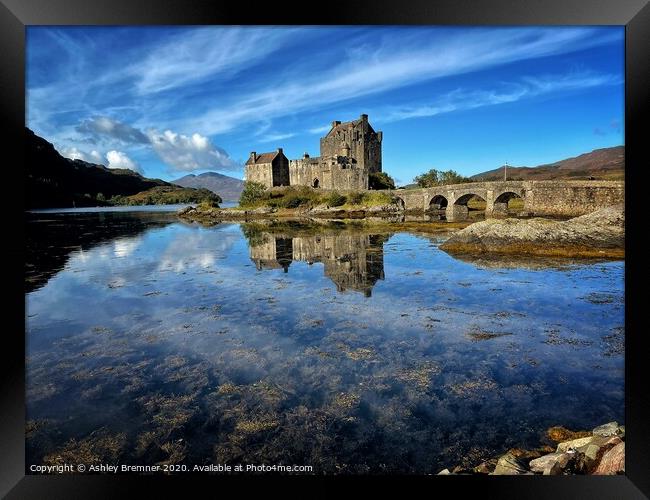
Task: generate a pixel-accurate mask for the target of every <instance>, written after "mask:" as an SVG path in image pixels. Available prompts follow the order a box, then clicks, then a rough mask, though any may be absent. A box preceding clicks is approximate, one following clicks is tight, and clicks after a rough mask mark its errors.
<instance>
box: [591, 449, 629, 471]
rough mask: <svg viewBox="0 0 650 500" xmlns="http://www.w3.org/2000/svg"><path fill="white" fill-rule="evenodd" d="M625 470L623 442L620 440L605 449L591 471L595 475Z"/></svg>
mask: <svg viewBox="0 0 650 500" xmlns="http://www.w3.org/2000/svg"><path fill="white" fill-rule="evenodd" d="M624 472H625V443H624V442H620V443H618V444H617V445H616V446H614V447H613V448H612V449H611V450H609V451H607V452H606V453H605V454H604V455H603V458H602V459H601V460H600V463H599V464H598V467H596V470H595V471H594V472H593V474H597V475H614V474H623V473H624Z"/></svg>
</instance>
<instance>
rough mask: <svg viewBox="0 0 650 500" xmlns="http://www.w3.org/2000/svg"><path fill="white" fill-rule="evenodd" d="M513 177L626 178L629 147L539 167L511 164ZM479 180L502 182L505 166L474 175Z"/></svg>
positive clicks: (521, 178)
mask: <svg viewBox="0 0 650 500" xmlns="http://www.w3.org/2000/svg"><path fill="white" fill-rule="evenodd" d="M507 172H508V179H509V180H553V179H573V180H580V179H590V178H593V179H598V180H623V179H624V177H625V148H624V146H615V147H613V148H603V149H595V150H593V151H591V152H590V153H585V154H582V155H580V156H576V157H573V158H567V159H566V160H561V161H558V162H555V163H549V164H546V165H538V166H536V167H515V166H510V165H508V169H507ZM471 179H472V180H475V181H500V180H502V179H503V166H501V167H499V168H497V169H495V170H489V171H487V172H482V173H480V174H476V175H473V176H472V177H471Z"/></svg>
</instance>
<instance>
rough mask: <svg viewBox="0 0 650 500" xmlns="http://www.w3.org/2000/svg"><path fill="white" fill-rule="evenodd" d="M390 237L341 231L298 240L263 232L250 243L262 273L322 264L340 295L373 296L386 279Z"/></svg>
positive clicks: (254, 259) (299, 237) (251, 255)
mask: <svg viewBox="0 0 650 500" xmlns="http://www.w3.org/2000/svg"><path fill="white" fill-rule="evenodd" d="M330 232H331V231H330ZM249 234H250V231H249ZM389 238H390V235H382V234H350V233H348V232H340V231H339V232H338V233H335V234H327V233H326V232H325V233H324V234H319V235H318V236H296V237H291V236H287V235H278V234H272V233H268V232H262V233H260V234H258V235H257V237H256V238H250V240H249V241H250V257H251V260H252V261H253V262H254V263H255V267H256V268H257V269H258V270H262V269H283V270H284V272H285V273H286V272H288V271H289V266H290V265H291V263H292V262H293V261H302V262H307V263H308V264H309V265H312V264H314V263H315V262H321V263H322V264H323V267H324V273H325V276H327V277H328V278H329V279H331V280H332V281H333V282H334V283H335V284H336V289H337V291H338V292H345V291H346V290H353V291H356V292H361V293H363V294H364V295H365V296H366V297H370V296H371V295H372V287H373V286H374V285H375V283H377V281H378V280H383V279H384V243H385V242H386V241H388V239H389Z"/></svg>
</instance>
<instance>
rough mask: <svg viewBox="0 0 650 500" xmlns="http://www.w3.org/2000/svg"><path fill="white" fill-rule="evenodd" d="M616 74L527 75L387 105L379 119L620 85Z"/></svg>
mask: <svg viewBox="0 0 650 500" xmlns="http://www.w3.org/2000/svg"><path fill="white" fill-rule="evenodd" d="M620 83H622V82H621V79H620V78H619V77H617V76H615V75H595V74H589V73H582V74H569V75H559V76H558V75H555V76H551V75H547V76H544V77H525V78H522V79H521V81H519V82H514V83H507V84H503V86H502V87H503V88H501V89H497V90H471V91H468V90H463V89H456V90H454V91H452V92H449V93H447V94H445V95H443V96H441V97H440V98H438V99H437V100H436V101H435V102H433V103H429V104H418V105H415V106H400V107H393V108H387V109H385V110H384V112H383V113H381V114H380V117H379V119H378V120H377V122H384V123H386V122H395V121H399V120H406V119H409V118H422V117H427V116H435V115H439V114H442V113H450V112H452V111H462V110H470V109H475V108H480V107H484V106H493V105H497V104H504V103H509V102H515V101H519V100H521V99H527V98H532V97H537V96H542V95H545V94H553V93H558V92H567V91H573V90H584V89H588V88H591V87H600V86H603V85H616V84H620Z"/></svg>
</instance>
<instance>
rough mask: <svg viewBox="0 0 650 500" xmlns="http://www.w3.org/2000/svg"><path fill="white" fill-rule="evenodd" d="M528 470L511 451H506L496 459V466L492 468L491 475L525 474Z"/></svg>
mask: <svg viewBox="0 0 650 500" xmlns="http://www.w3.org/2000/svg"><path fill="white" fill-rule="evenodd" d="M527 472H528V470H527V469H526V467H525V465H524V464H523V463H522V462H521V461H520V460H519V459H518V458H517V457H515V456H514V455H513V454H512V453H510V452H508V453H506V454H505V455H503V456H502V457H501V458H499V460H498V461H497V466H496V467H495V468H494V472H493V473H492V475H495V476H501V475H513V474H526V473H527Z"/></svg>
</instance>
